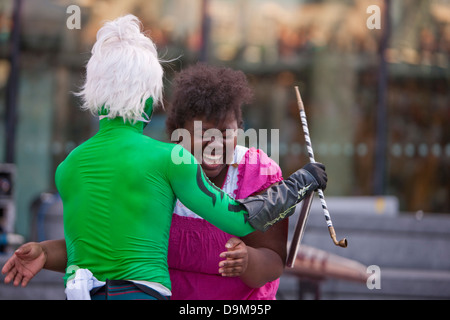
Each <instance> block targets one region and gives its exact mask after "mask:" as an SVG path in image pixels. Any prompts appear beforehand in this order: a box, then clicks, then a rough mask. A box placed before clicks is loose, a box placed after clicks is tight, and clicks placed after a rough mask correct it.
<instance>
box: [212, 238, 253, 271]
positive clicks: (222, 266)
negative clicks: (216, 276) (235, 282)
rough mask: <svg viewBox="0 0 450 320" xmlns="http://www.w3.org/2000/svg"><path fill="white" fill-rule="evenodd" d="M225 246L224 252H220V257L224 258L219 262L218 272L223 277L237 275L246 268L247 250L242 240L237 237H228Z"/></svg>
mask: <svg viewBox="0 0 450 320" xmlns="http://www.w3.org/2000/svg"><path fill="white" fill-rule="evenodd" d="M225 247H226V248H227V249H228V251H226V252H222V253H221V254H220V257H221V258H225V260H222V261H220V262H219V273H220V274H221V275H222V276H223V277H237V276H240V275H242V273H243V272H244V271H245V270H246V268H247V250H246V246H245V244H244V242H243V241H242V240H240V239H238V238H234V237H233V238H230V239H229V240H228V241H227V243H226V244H225Z"/></svg>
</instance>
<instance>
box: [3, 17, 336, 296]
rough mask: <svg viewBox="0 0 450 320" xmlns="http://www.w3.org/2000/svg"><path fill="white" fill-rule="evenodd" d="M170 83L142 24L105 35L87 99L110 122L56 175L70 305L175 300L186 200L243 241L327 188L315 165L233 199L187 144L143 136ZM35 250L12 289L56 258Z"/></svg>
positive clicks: (12, 271) (110, 25)
mask: <svg viewBox="0 0 450 320" xmlns="http://www.w3.org/2000/svg"><path fill="white" fill-rule="evenodd" d="M162 77H163V69H162V67H161V64H160V62H159V59H158V57H157V51H156V47H155V45H154V43H153V42H152V41H151V39H150V38H148V37H147V36H145V35H144V34H143V33H142V32H141V27H140V22H139V20H138V19H137V18H136V17H135V16H132V15H127V16H124V17H121V18H118V19H116V20H114V21H112V22H107V23H106V24H105V25H104V26H103V27H102V28H101V29H100V30H99V32H98V34H97V42H96V43H95V45H94V47H93V49H92V57H91V58H90V60H89V62H88V65H87V74H86V82H85V84H84V86H83V88H82V90H81V92H80V93H79V96H80V97H81V98H82V101H83V106H82V108H83V109H85V110H89V111H91V112H92V113H93V114H96V115H99V116H100V125H99V130H98V132H97V133H96V134H95V135H94V136H93V137H92V138H90V139H89V140H87V141H86V142H85V143H83V144H81V145H80V146H79V147H77V148H76V149H74V150H73V151H72V152H71V153H70V154H69V155H68V156H67V158H66V159H65V160H64V161H63V162H62V163H61V164H60V165H59V166H58V168H57V170H56V174H55V181H56V186H57V188H58V192H59V193H60V195H61V199H62V202H63V206H64V234H65V245H66V250H67V263H66V265H65V276H64V280H65V284H66V294H67V298H68V299H168V298H169V297H170V295H171V283H170V277H169V272H168V266H167V250H168V238H169V230H170V225H171V219H172V213H173V209H174V204H175V201H176V199H177V198H178V199H179V200H180V201H181V202H182V203H183V204H184V205H185V206H186V207H188V208H189V209H190V210H192V211H194V212H196V213H197V214H198V215H199V216H201V217H203V218H204V219H206V220H208V221H209V222H211V223H212V224H214V225H215V226H217V227H218V228H220V229H222V230H223V231H225V232H227V233H230V234H233V235H235V236H238V237H241V236H244V235H247V234H249V233H251V232H254V231H255V230H262V231H265V230H267V229H268V228H270V227H271V226H272V225H273V224H274V223H276V222H278V221H280V220H282V219H284V218H286V217H288V216H289V215H291V214H292V213H293V212H294V207H295V205H296V204H297V203H298V202H300V201H301V200H302V199H303V198H304V197H305V196H306V195H308V194H309V193H311V192H313V191H314V190H316V189H318V188H321V189H325V187H326V183H327V177H326V173H325V170H324V166H323V165H321V164H317V163H315V164H308V165H306V166H305V167H304V168H303V169H300V170H298V171H296V172H294V173H293V174H292V175H291V176H290V177H289V178H288V179H285V180H284V181H282V182H280V183H279V184H278V185H275V186H272V187H271V188H269V189H267V190H266V191H265V192H264V193H263V194H261V195H258V196H253V197H249V198H246V199H243V200H235V199H233V198H231V197H230V196H228V195H227V194H226V193H224V192H223V191H222V190H220V189H219V188H217V187H215V186H214V185H213V184H212V183H211V182H210V181H209V180H208V178H207V177H206V176H205V174H204V173H203V171H202V169H201V166H200V165H199V164H198V162H197V161H196V159H195V158H194V156H193V155H192V154H190V153H189V152H187V151H186V150H185V149H183V148H182V147H181V146H180V145H177V144H172V143H163V142H160V141H156V140H154V139H152V138H150V137H148V136H146V135H144V134H143V128H144V126H145V125H146V124H147V123H148V122H149V121H150V118H151V115H152V112H153V106H154V105H155V106H156V105H159V104H161V101H162V88H163V84H162ZM174 157H176V158H177V160H179V159H183V161H181V163H180V161H174ZM25 246H26V245H25ZM25 251H26V250H25V247H24V248H22V249H19V250H18V252H17V253H15V254H14V255H13V256H12V257H11V258H10V259H9V260H8V261H7V263H6V264H5V266H4V267H3V270H2V272H3V273H5V274H6V277H5V282H7V283H8V282H11V281H13V282H14V284H15V285H18V284H20V283H22V285H26V284H27V283H28V281H29V280H30V278H32V277H33V276H34V274H35V273H36V272H37V271H39V270H40V269H41V268H42V267H46V266H47V267H48V265H49V264H51V261H50V260H52V258H51V256H52V255H54V254H56V251H54V252H52V251H51V250H50V249H49V248H46V244H42V250H41V252H39V257H40V258H39V259H37V258H36V259H35V258H34V256H33V253H30V251H26V252H25ZM27 254H28V256H27ZM30 257H31V258H30ZM37 260H39V261H37ZM49 268H50V267H49Z"/></svg>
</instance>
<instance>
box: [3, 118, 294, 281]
mask: <svg viewBox="0 0 450 320" xmlns="http://www.w3.org/2000/svg"><path fill="white" fill-rule="evenodd" d="M194 121H202V129H203V130H202V131H201V132H194ZM184 128H185V129H187V130H188V131H189V132H190V134H191V141H190V144H191V145H190V147H191V149H190V150H191V151H192V152H193V151H194V150H195V149H194V148H195V147H197V149H200V150H201V151H202V155H203V151H205V149H206V148H208V146H209V147H210V150H211V149H212V148H211V146H212V143H213V142H214V143H215V144H214V145H215V146H217V147H218V146H220V144H218V142H219V141H215V139H214V138H211V139H203V137H204V133H205V132H206V131H207V130H208V129H212V128H215V129H218V130H219V131H220V132H221V133H222V137H223V139H222V141H221V144H222V147H223V148H218V149H222V150H224V151H225V152H224V155H223V159H222V160H223V161H217V162H219V163H218V164H214V163H211V161H208V159H207V157H202V156H201V155H200V157H202V159H198V160H199V162H201V164H202V168H203V170H204V171H205V174H206V175H207V176H208V178H209V179H210V180H211V182H212V183H214V184H215V185H216V186H218V187H221V186H222V185H223V183H224V180H225V178H226V175H227V170H228V166H229V165H230V163H231V162H232V161H231V160H232V159H233V152H231V154H227V153H226V150H230V151H234V148H235V147H236V141H237V137H236V136H228V137H227V135H226V134H227V129H238V125H237V121H236V119H235V117H234V116H232V115H230V116H229V117H227V118H226V119H225V120H223V121H221V122H219V123H215V122H213V121H208V120H207V119H205V118H203V117H197V118H194V119H191V120H189V121H187V122H186V123H185V126H184ZM227 145H228V149H227ZM215 151H216V150H215V149H214V151H212V152H210V154H211V155H212V156H216V157H218V154H216V152H215ZM230 158H231V159H230ZM287 234H288V221H287V219H285V220H283V221H281V222H280V223H277V224H276V225H274V226H273V227H272V228H270V229H269V230H268V231H266V232H265V233H263V232H261V231H255V232H253V233H251V234H249V235H247V236H245V237H242V238H236V237H232V238H231V239H230V240H228V242H227V243H226V244H225V245H224V247H225V248H226V249H227V251H224V252H222V253H221V254H220V257H221V258H223V259H224V260H222V261H221V262H220V263H219V266H218V267H219V273H220V274H221V275H222V276H224V277H240V278H241V280H242V281H243V282H244V283H245V284H246V285H248V286H249V287H252V288H258V287H261V286H263V285H265V284H266V283H267V282H269V281H273V280H276V279H278V278H279V277H280V276H281V274H282V273H283V269H284V266H285V261H286V241H287ZM66 262H67V252H66V243H65V240H64V239H61V240H49V241H44V242H41V243H35V242H30V243H27V244H25V245H23V246H22V247H20V248H19V249H18V250H17V251H16V252H15V254H14V255H13V256H12V257H11V258H10V259H9V260H8V261H7V262H6V263H5V265H4V267H3V269H2V273H4V274H6V276H5V283H9V282H13V284H14V285H16V286H18V285H20V284H21V285H22V286H23V287H25V286H26V285H27V284H28V282H29V281H30V280H31V279H32V278H33V277H34V276H35V275H36V274H37V273H38V272H39V271H40V270H41V269H42V268H44V269H48V270H53V271H58V272H65V267H66ZM261 266H264V267H261Z"/></svg>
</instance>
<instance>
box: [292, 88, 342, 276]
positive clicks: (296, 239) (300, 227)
mask: <svg viewBox="0 0 450 320" xmlns="http://www.w3.org/2000/svg"><path fill="white" fill-rule="evenodd" d="M295 91H296V94H297V102H298V110H299V113H300V120H301V122H302V127H303V133H304V135H305V141H306V148H307V150H308V156H309V161H310V162H311V163H315V162H316V160H315V159H314V151H313V148H312V144H311V138H310V137H309V129H308V122H307V120H306V113H305V108H304V106H303V101H302V98H301V96H300V91H299V90H298V87H297V86H296V87H295ZM317 193H318V194H319V198H320V203H321V204H322V209H323V213H324V215H325V220H326V222H327V226H328V231H329V233H330V236H331V239H332V240H333V243H334V244H335V245H337V246H339V247H342V248H346V247H347V239H345V238H344V239H342V240H340V241H338V240H337V239H336V231H334V227H333V222H332V221H331V217H330V212H328V207H327V203H326V201H325V196H324V194H323V191H322V189H318V190H317ZM312 199H313V193H311V194H310V195H309V196H308V197H307V198H305V199H303V205H302V208H301V210H300V215H299V218H298V221H297V225H296V227H295V231H294V235H293V238H292V241H291V247H290V249H289V253H288V257H287V263H286V264H287V266H288V267H291V268H292V267H293V266H294V261H295V257H296V255H297V250H298V246H299V245H300V242H301V240H302V237H303V232H304V229H305V225H306V221H307V219H308V215H309V211H310V209H311V203H312Z"/></svg>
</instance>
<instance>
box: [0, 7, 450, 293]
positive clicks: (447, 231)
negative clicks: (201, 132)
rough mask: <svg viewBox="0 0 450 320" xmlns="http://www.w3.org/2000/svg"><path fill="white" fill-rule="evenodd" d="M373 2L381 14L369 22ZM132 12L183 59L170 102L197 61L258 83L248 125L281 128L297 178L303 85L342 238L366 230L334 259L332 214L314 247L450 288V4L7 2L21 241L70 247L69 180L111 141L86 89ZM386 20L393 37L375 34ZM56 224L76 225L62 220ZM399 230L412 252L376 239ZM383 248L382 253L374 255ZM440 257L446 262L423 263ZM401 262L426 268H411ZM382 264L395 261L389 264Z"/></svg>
mask: <svg viewBox="0 0 450 320" xmlns="http://www.w3.org/2000/svg"><path fill="white" fill-rule="evenodd" d="M71 5H75V6H76V7H77V8H79V9H80V12H79V13H80V15H79V17H80V20H79V26H78V27H77V26H75V28H70V27H69V26H70V23H69V22H73V20H71V19H73V17H74V16H73V15H74V14H77V12H76V11H71V10H68V8H69V7H70V6H71ZM373 5H375V6H376V7H378V8H380V12H379V13H380V14H379V16H373V15H374V14H375V15H376V11H368V10H367V9H368V8H369V7H370V6H373ZM127 13H132V14H135V15H136V16H138V17H139V18H140V19H141V21H142V22H143V25H144V29H145V30H147V31H148V32H149V35H150V37H151V38H152V39H153V40H154V41H155V43H156V44H157V47H158V48H159V53H160V56H161V58H162V59H164V60H167V61H168V62H166V63H164V68H165V74H166V75H165V84H166V87H165V99H166V101H167V102H166V103H169V101H170V94H171V79H172V77H173V75H174V73H175V72H177V71H178V70H180V69H182V68H185V67H187V66H189V65H190V64H193V63H196V62H197V61H204V62H208V63H210V64H214V65H224V66H229V67H231V68H234V69H238V70H242V71H243V72H244V73H245V74H246V75H247V76H248V79H249V81H250V84H251V86H252V87H253V89H254V92H255V100H254V102H253V103H252V104H251V105H249V106H246V107H245V108H244V118H245V127H246V129H248V128H254V129H268V130H269V132H270V129H279V135H280V141H279V144H278V145H276V146H270V145H269V146H268V150H266V152H267V153H268V154H269V155H271V152H277V153H279V157H278V159H279V165H280V166H281V168H282V170H283V172H284V176H285V177H287V176H288V175H289V174H290V173H291V172H293V171H294V170H296V169H297V168H298V167H300V166H302V165H304V164H305V163H306V162H308V156H307V153H306V150H305V144H304V139H303V132H302V128H301V125H300V119H299V116H298V111H297V101H296V96H295V91H294V86H295V85H298V86H299V88H300V91H301V93H302V97H303V101H304V103H305V107H306V113H307V115H308V122H309V128H310V133H311V138H312V143H313V147H314V151H315V157H316V160H317V161H320V162H322V163H324V164H325V165H326V167H327V172H328V176H329V185H328V187H327V190H326V196H327V198H329V199H330V203H329V208H330V212H331V215H332V218H333V217H334V220H336V221H335V224H336V226H339V227H341V230H343V231H340V230H338V228H337V227H336V231H337V232H338V237H339V233H343V232H347V233H348V235H351V234H353V233H354V237H353V239H360V238H361V239H360V243H364V245H362V244H361V247H360V248H359V247H358V246H356V244H355V245H354V247H353V249H352V238H351V237H350V236H348V238H349V242H350V246H349V248H348V249H335V248H334V247H332V244H331V245H330V244H329V243H328V242H331V240H329V236H327V234H326V233H327V231H326V230H323V229H326V225H325V222H324V221H323V215H322V213H321V212H320V208H319V209H317V208H316V209H314V208H313V210H312V214H311V216H313V217H312V220H311V221H310V222H309V225H308V227H307V229H306V233H305V239H304V240H305V243H308V244H311V245H313V246H314V247H316V248H321V250H322V249H323V250H325V251H326V252H332V253H333V254H338V255H345V256H346V257H347V258H348V259H352V260H356V261H360V262H362V263H363V264H364V265H369V264H376V265H380V266H381V270H383V267H384V268H385V270H386V269H387V268H390V270H394V269H395V270H394V271H392V272H393V273H391V275H392V276H393V277H394V275H395V274H396V273H395V272H396V270H397V271H398V270H403V269H402V268H406V269H407V270H409V271H411V270H414V271H417V270H419V271H420V272H422V271H423V270H433V272H438V274H436V273H433V274H432V275H430V274H429V273H427V274H426V276H424V277H425V278H426V279H427V281H428V280H430V279H432V281H431V280H430V281H431V282H430V281H428V282H426V283H427V284H426V285H429V287H430V291H433V290H432V289H431V288H432V287H434V288H435V284H436V283H437V282H438V283H442V281H443V280H445V281H447V282H445V281H444V282H445V283H447V284H450V273H449V272H448V271H449V270H450V249H448V248H449V247H448V244H450V223H449V222H448V217H449V215H448V214H449V213H450V181H449V180H450V172H449V171H450V166H449V164H450V126H449V123H450V92H449V83H450V68H449V67H450V1H449V0H429V1H425V0H401V1H389V0H345V1H342V0H340V1H337V0H277V1H269V0H164V1H163V0H151V1H144V0H127V1H123V0H0V132H1V134H0V137H1V138H0V184H1V193H0V208H1V215H0V219H1V228H2V229H3V232H4V233H5V234H7V233H15V234H18V235H21V236H22V237H24V239H26V240H42V239H44V238H54V237H57V236H59V235H62V233H61V232H62V231H59V228H60V224H58V223H59V222H58V221H60V220H58V219H57V220H56V221H57V223H56V225H57V226H58V230H56V231H55V230H54V229H55V228H56V227H55V228H53V229H52V228H51V227H49V225H50V222H49V223H47V225H46V226H43V225H42V223H43V221H44V220H45V219H44V218H43V217H42V213H43V212H44V213H45V212H47V210H48V208H49V207H50V206H52V205H53V204H55V203H56V202H57V201H58V197H57V194H55V185H54V172H55V169H56V167H57V165H58V164H59V163H60V162H61V161H62V160H63V159H64V158H65V157H66V156H67V155H68V153H69V152H70V151H71V150H73V149H74V148H75V147H76V146H77V145H79V144H81V143H82V142H83V141H85V140H86V139H88V138H89V137H91V136H92V135H93V134H94V133H95V132H96V130H97V128H98V123H97V121H98V120H97V119H95V118H93V117H92V116H91V115H90V114H89V113H85V112H81V111H80V110H79V108H78V106H79V105H80V102H79V100H78V98H76V97H75V96H74V95H73V94H71V92H73V91H77V90H78V88H79V87H80V86H81V84H82V82H83V75H84V67H85V65H86V63H87V61H88V59H89V57H90V50H91V47H92V45H93V43H94V42H95V36H96V32H97V30H98V29H99V28H100V27H101V26H102V23H103V22H104V21H105V20H112V19H115V18H116V17H118V16H121V15H124V14H127ZM374 18H378V19H379V22H380V23H381V25H380V28H370V24H369V23H368V22H369V21H372V22H373V21H374V20H371V19H374ZM72 26H73V25H72ZM164 126H165V114H164V112H162V111H159V112H157V113H156V114H155V115H154V116H153V118H152V122H151V125H149V126H148V127H147V128H146V130H145V132H144V133H145V134H148V135H150V136H152V137H154V138H157V139H160V140H165V141H169V138H168V137H167V136H166V133H165V129H164ZM269 138H270V137H269ZM269 141H270V139H269ZM361 200H363V201H362V202H361ZM315 203H318V200H317V201H315ZM333 206H335V207H334V208H338V207H339V208H341V206H342V208H343V209H342V211H343V213H342V214H341V213H339V210H335V212H333ZM349 209H350V210H349ZM351 209H354V211H358V210H359V211H364V210H366V209H367V211H370V212H369V213H360V214H357V213H354V214H353V213H352V212H350V211H352V210H351ZM54 211H55V212H56V213H55V214H54V215H55V216H56V217H60V211H61V210H56V209H55V210H54ZM316 212H317V213H316ZM48 216H51V214H50V215H48ZM48 216H47V217H48ZM316 217H318V219H320V221H318V222H317V228H318V231H317V234H318V235H317V237H316V236H315V231H314V230H315V229H314V223H315V220H314V219H316ZM428 217H429V218H428ZM371 219H372V220H371ZM427 219H428V220H427ZM291 220H292V221H293V222H295V219H291ZM339 221H340V222H339ZM358 221H360V222H358ZM427 221H428V222H427ZM419 222H421V224H420V225H416V224H417V223H419ZM368 225H372V226H373V228H374V229H370V230H368V229H367V228H369V227H368ZM393 226H397V227H398V228H400V229H396V228H397V227H395V228H394V227H393ZM322 231H324V232H325V235H322V234H321V232H322ZM52 232H54V233H52ZM389 232H391V233H392V239H394V240H395V239H397V240H398V238H399V237H402V235H404V237H405V244H401V245H399V246H394V245H390V244H392V243H393V242H389V244H387V243H385V242H383V241H382V240H380V241H377V240H376V239H372V242H370V243H369V242H367V241H368V239H369V238H370V235H372V236H374V235H378V236H380V237H381V235H383V239H386V235H387V234H388V233H389ZM413 235H414V236H415V237H416V238H415V239H416V240H417V237H421V236H423V237H424V238H427V239H431V240H433V241H435V242H432V243H426V242H422V244H423V246H422V247H421V246H417V245H415V246H414V247H410V246H408V245H407V244H406V243H407V242H408V241H409V242H408V243H411V241H410V239H409V237H411V236H413ZM342 236H344V235H342ZM394 240H392V241H394ZM431 240H430V241H431ZM323 241H325V242H326V244H323ZM358 241H359V240H358ZM364 241H366V242H364ZM355 242H357V241H355V240H353V243H355ZM4 243H7V242H4ZM374 246H378V247H379V251H377V252H375V253H373V254H368V253H367V252H368V251H367V250H368V249H367V248H370V247H372V248H373V247H374ZM404 246H406V247H404ZM433 249H435V250H438V251H437V253H436V254H433V255H432V256H431V257H424V256H423V254H422V253H424V252H427V253H430V252H433ZM335 250H338V251H335ZM389 250H391V251H392V252H391V253H389ZM369 251H370V250H369ZM386 251H388V252H386ZM405 251H406V253H405ZM401 252H403V253H404V254H405V255H406V256H407V257H408V258H411V257H412V256H414V257H415V258H414V259H413V260H414V261H411V262H406V260H405V259H406V258H405V257H404V255H403V254H402V253H401ZM389 254H391V255H392V257H391V258H390V256H389ZM430 254H431V253H430ZM380 255H384V258H383V259H381V260H377V259H376V257H379V256H380ZM415 255H416V256H415ZM395 259H397V260H399V262H398V264H396V263H394V262H392V261H394V260H395ZM424 260H426V261H428V262H429V263H428V264H426V263H425V262H424ZM402 263H404V264H407V265H406V266H404V265H402ZM421 263H422V264H421ZM424 263H425V264H424ZM402 275H403V276H405V273H402ZM419 275H422V273H420V274H419ZM419 275H418V274H416V273H413V274H411V279H417V278H418V277H419ZM430 277H431V278H430ZM287 278H288V281H287V282H289V283H291V282H292V281H289V279H290V278H289V277H287ZM419 278H420V277H419ZM382 279H383V278H382ZM395 279H397V278H395ZM408 279H409V278H408ZM408 279H407V280H406V283H409V284H411V282H408V281H409V280H408ZM316 280H317V279H316ZM316 280H314V281H312V282H311V283H313V288H315V289H314V290H316V291H315V292H316V294H317V292H318V290H319V285H318V283H321V281H319V280H317V281H316ZM433 281H435V282H433ZM311 283H310V284H311ZM327 283H328V284H327V286H328V287H327V286H325V287H324V288H322V289H321V290H322V291H323V292H325V297H329V298H335V297H337V296H336V295H333V294H335V292H337V291H339V290H341V289H340V287H339V286H340V285H339V283H340V282H338V284H336V283H334V282H332V281H331V282H330V281H328V282H327ZM330 283H331V284H330ZM388 286H389V285H388ZM304 287H307V285H305V284H304ZM363 287H364V290H363V291H364V293H361V292H360V293H347V295H346V296H345V295H344V296H343V297H364V294H369V293H370V294H374V291H370V292H369V290H368V289H367V288H366V287H365V285H363ZM406 287H407V286H406ZM406 287H404V289H401V290H400V289H399V290H400V291H401V292H400V291H398V292H396V293H395V292H394V293H391V295H390V296H391V297H403V295H405V296H406V297H408V295H407V294H408V292H411V290H412V289H410V288H409V289H405V288H406ZM447 287H448V285H447ZM286 288H287V289H286V290H285V291H284V296H281V295H280V297H282V298H283V297H284V298H286V299H289V298H292V297H296V296H293V295H295V294H296V293H294V291H297V289H298V288H297V287H296V286H295V288H294V287H292V288H291V287H289V284H288V285H287V287H286ZM330 288H331V289H330ZM420 288H422V289H418V291H422V292H423V288H424V287H423V286H422V287H420ZM333 290H334V291H333ZM343 290H344V291H345V290H347V289H343ZM348 290H353V291H355V290H356V291H358V290H357V289H355V290H354V289H348ZM440 290H441V291H439V293H440V294H434V293H430V294H429V295H424V297H446V298H450V293H449V292H448V289H447V291H445V290H444V289H440ZM280 291H283V290H280ZM291 291H292V292H291ZM341 291H342V290H341ZM353 291H352V292H353ZM375 291H376V290H375ZM394 291H395V290H394ZM412 291H414V290H412ZM425 291H426V290H425ZM433 292H434V291H433ZM281 293H283V292H281ZM326 294H328V296H327V295H326ZM377 294H378V295H380V291H378V292H377ZM0 296H1V294H0ZM381 296H382V295H381ZM418 296H419V297H420V295H418ZM339 297H342V296H339ZM383 297H386V295H385V296H383Z"/></svg>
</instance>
